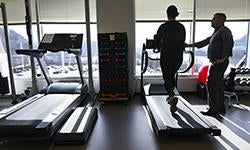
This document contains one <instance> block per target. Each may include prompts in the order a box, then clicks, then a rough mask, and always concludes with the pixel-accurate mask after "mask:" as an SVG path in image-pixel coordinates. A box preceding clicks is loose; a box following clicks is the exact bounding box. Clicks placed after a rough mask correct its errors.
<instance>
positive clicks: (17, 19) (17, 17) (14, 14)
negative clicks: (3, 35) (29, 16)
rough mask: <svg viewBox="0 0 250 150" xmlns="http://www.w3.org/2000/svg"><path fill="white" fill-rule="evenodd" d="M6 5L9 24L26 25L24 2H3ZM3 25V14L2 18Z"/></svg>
mask: <svg viewBox="0 0 250 150" xmlns="http://www.w3.org/2000/svg"><path fill="white" fill-rule="evenodd" d="M0 2H1V3H5V7H6V14H7V20H8V23H24V22H25V5H24V4H25V3H24V0H1V1H0ZM0 20H1V23H2V21H3V20H2V12H1V17H0Z"/></svg>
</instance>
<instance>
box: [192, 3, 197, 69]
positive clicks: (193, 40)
mask: <svg viewBox="0 0 250 150" xmlns="http://www.w3.org/2000/svg"><path fill="white" fill-rule="evenodd" d="M192 23H193V35H192V43H195V28H196V27H195V25H196V0H194V5H193V22H192ZM192 51H193V52H194V47H193V48H192ZM191 74H194V67H193V68H192V69H191Z"/></svg>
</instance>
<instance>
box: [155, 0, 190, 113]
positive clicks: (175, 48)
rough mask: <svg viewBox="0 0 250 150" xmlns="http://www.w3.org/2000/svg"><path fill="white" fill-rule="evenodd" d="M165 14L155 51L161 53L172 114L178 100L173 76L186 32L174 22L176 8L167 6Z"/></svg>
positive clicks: (175, 109)
mask: <svg viewBox="0 0 250 150" xmlns="http://www.w3.org/2000/svg"><path fill="white" fill-rule="evenodd" d="M166 13H167V18H168V20H167V21H166V22H165V23H163V24H161V25H160V27H159V28H158V31H157V35H156V36H155V40H156V45H157V49H158V50H159V51H160V52H161V54H160V65H161V69H162V75H163V80H164V87H165V89H166V91H167V93H168V95H169V97H168V98H167V101H168V103H169V104H170V105H171V107H170V111H171V112H172V113H174V112H175V111H177V107H176V105H177V103H178V98H177V97H175V93H174V88H175V87H176V84H177V83H176V79H175V75H176V73H177V71H178V70H179V68H180V66H181V64H182V61H183V51H184V43H185V38H186V31H185V27H184V26H183V25H182V24H181V23H180V22H178V21H176V17H177V16H178V15H179V12H178V11H177V8H176V6H174V5H171V6H169V7H168V8H167V12H166Z"/></svg>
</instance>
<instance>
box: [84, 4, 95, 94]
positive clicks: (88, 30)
mask: <svg viewBox="0 0 250 150" xmlns="http://www.w3.org/2000/svg"><path fill="white" fill-rule="evenodd" d="M85 17H86V34H87V35H86V36H87V55H88V70H89V71H88V73H89V92H90V93H94V84H93V73H92V71H93V70H92V51H91V36H90V14H89V0H85Z"/></svg>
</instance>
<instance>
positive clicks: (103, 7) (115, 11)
mask: <svg viewBox="0 0 250 150" xmlns="http://www.w3.org/2000/svg"><path fill="white" fill-rule="evenodd" d="M96 5H97V32H98V33H113V32H127V34H128V46H129V49H128V51H129V52H128V59H129V60H128V62H129V64H128V65H129V69H130V70H129V79H130V81H129V85H130V89H131V90H132V91H134V83H135V82H134V81H133V78H134V76H133V74H134V68H135V67H134V62H135V9H134V8H135V2H134V0H97V2H96ZM130 92H131V91H130Z"/></svg>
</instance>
